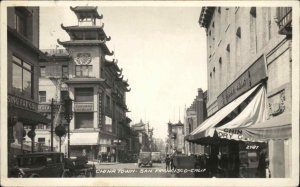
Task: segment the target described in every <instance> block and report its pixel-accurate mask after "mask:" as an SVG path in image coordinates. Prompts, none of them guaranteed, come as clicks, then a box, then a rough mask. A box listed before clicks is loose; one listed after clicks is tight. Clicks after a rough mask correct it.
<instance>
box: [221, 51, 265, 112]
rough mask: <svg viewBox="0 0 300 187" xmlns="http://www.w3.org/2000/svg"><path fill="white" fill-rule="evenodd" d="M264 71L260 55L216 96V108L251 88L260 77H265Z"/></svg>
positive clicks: (263, 57) (263, 59)
mask: <svg viewBox="0 0 300 187" xmlns="http://www.w3.org/2000/svg"><path fill="white" fill-rule="evenodd" d="M266 72H267V71H266V65H265V56H264V55H262V56H261V57H259V58H258V59H257V61H256V62H255V63H254V64H252V65H251V66H250V67H249V68H248V69H247V70H246V71H245V72H244V73H243V74H241V75H240V76H239V77H238V78H237V79H236V80H235V81H234V82H233V83H232V84H231V85H230V86H228V87H227V88H226V90H224V91H223V92H222V93H221V94H220V95H219V96H218V98H217V103H218V108H222V107H223V106H225V105H227V104H228V103H230V102H231V101H233V100H234V99H235V98H237V97H238V96H240V95H241V94H243V93H244V92H246V91H248V90H249V89H251V88H252V87H253V86H255V85H256V84H257V83H259V82H260V81H261V80H262V79H264V78H266V77H267V73H266Z"/></svg>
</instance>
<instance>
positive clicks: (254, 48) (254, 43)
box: [250, 7, 257, 54]
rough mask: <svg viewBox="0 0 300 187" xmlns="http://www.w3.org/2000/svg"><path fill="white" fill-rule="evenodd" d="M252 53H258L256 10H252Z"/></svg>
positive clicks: (253, 8)
mask: <svg viewBox="0 0 300 187" xmlns="http://www.w3.org/2000/svg"><path fill="white" fill-rule="evenodd" d="M250 51H251V53H252V54H255V53H257V26H256V8H255V7H251V9H250Z"/></svg>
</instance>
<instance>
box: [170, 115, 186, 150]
mask: <svg viewBox="0 0 300 187" xmlns="http://www.w3.org/2000/svg"><path fill="white" fill-rule="evenodd" d="M167 143H168V144H167V150H166V152H167V153H168V154H172V153H174V152H176V153H184V124H183V123H181V121H180V120H179V121H178V123H171V122H169V123H168V140H167Z"/></svg>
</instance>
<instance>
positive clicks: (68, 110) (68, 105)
mask: <svg viewBox="0 0 300 187" xmlns="http://www.w3.org/2000/svg"><path fill="white" fill-rule="evenodd" d="M72 104H73V100H72V99H71V98H70V96H68V97H67V98H66V99H65V103H64V106H65V119H66V121H67V122H68V158H70V121H71V120H72V118H73V108H72Z"/></svg>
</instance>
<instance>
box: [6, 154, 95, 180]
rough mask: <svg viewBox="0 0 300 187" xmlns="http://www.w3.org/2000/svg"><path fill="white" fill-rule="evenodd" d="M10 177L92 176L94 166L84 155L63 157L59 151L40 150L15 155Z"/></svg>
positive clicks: (93, 174)
mask: <svg viewBox="0 0 300 187" xmlns="http://www.w3.org/2000/svg"><path fill="white" fill-rule="evenodd" d="M16 160H17V164H16V166H15V167H14V169H13V170H12V171H11V176H12V177H19V178H32V177H36V178H37V177H42V178H51V177H56V178H58V177H59V178H60V177H94V176H95V174H96V168H95V165H94V164H88V161H87V158H86V157H75V158H71V159H67V158H64V154H63V153H59V152H40V153H29V154H22V155H17V157H16Z"/></svg>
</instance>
